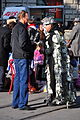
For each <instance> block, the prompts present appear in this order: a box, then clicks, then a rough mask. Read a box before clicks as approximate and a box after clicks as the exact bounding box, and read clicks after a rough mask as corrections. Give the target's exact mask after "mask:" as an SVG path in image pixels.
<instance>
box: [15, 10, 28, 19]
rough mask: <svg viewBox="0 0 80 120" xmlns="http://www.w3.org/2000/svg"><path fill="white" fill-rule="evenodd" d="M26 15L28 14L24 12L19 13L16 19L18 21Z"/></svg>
mask: <svg viewBox="0 0 80 120" xmlns="http://www.w3.org/2000/svg"><path fill="white" fill-rule="evenodd" d="M26 13H28V12H26V11H25V10H22V11H20V12H19V13H18V16H17V17H18V19H19V20H20V19H21V18H24V17H25V15H26Z"/></svg>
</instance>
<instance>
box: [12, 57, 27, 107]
mask: <svg viewBox="0 0 80 120" xmlns="http://www.w3.org/2000/svg"><path fill="white" fill-rule="evenodd" d="M14 65H15V71H16V73H15V78H14V85H13V101H12V106H13V107H19V108H24V107H25V106H26V105H27V104H28V79H29V60H27V59H14Z"/></svg>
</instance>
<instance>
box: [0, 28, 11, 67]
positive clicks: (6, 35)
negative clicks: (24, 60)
mask: <svg viewBox="0 0 80 120" xmlns="http://www.w3.org/2000/svg"><path fill="white" fill-rule="evenodd" d="M10 41H11V32H10V30H9V29H8V28H7V27H2V26H0V66H4V67H7V63H8V58H9V52H10V49H11V47H10Z"/></svg>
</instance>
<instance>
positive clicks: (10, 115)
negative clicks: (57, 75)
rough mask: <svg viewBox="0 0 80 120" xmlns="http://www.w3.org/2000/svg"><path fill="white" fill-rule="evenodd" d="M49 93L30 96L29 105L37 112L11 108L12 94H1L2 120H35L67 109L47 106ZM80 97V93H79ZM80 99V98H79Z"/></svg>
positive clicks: (0, 118) (63, 106) (0, 108)
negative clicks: (45, 101)
mask: <svg viewBox="0 0 80 120" xmlns="http://www.w3.org/2000/svg"><path fill="white" fill-rule="evenodd" d="M46 94H47V93H36V94H30V96H29V105H31V106H32V107H34V108H36V110H32V111H27V110H23V111H22V110H19V109H12V108H11V101H12V93H11V94H10V95H8V93H7V92H2V93H0V120H27V119H28V120H33V119H34V118H36V120H37V117H39V116H42V115H46V114H47V113H52V112H54V111H58V110H61V109H67V108H66V105H61V106H52V107H50V106H46V104H45V103H44V99H45V97H46ZM77 96H80V92H77ZM79 99H80V98H79ZM49 120H52V119H49Z"/></svg>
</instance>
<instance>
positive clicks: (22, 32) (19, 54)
mask: <svg viewBox="0 0 80 120" xmlns="http://www.w3.org/2000/svg"><path fill="white" fill-rule="evenodd" d="M11 45H12V53H13V58H15V59H28V58H30V54H31V52H32V51H31V48H32V46H31V42H30V40H29V36H28V32H27V29H26V28H25V25H24V24H22V23H21V22H18V23H17V24H16V25H15V27H14V28H13V30H12V36H11Z"/></svg>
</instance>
